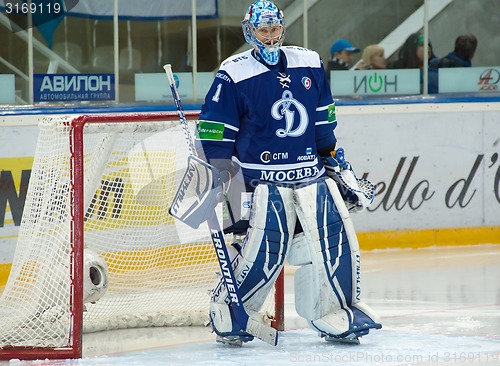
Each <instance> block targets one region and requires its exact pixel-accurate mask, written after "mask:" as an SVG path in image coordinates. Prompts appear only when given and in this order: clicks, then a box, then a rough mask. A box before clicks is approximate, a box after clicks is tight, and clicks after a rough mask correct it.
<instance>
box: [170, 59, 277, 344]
mask: <svg viewBox="0 0 500 366" xmlns="http://www.w3.org/2000/svg"><path fill="white" fill-rule="evenodd" d="M163 68H164V69H165V73H166V74H167V78H168V82H169V84H170V90H171V92H172V97H173V98H174V102H175V106H176V108H177V114H178V115H179V119H180V121H181V126H182V130H183V132H184V138H185V139H186V143H187V145H188V148H189V154H190V155H191V156H192V157H195V158H197V157H198V154H197V152H196V149H195V147H194V142H193V138H192V135H191V132H190V131H189V127H188V122H187V119H186V115H185V113H184V109H183V108H182V103H181V99H180V97H179V93H178V91H177V87H176V85H175V80H174V75H173V73H172V65H170V64H167V65H164V66H163ZM212 169H213V170H215V168H212ZM207 223H208V228H209V230H210V236H211V238H212V242H213V244H214V248H215V253H216V255H217V259H218V261H219V266H220V269H221V273H222V276H223V278H224V283H225V285H226V289H227V292H228V296H229V298H230V301H231V306H232V310H233V313H234V317H235V319H234V320H235V322H236V323H237V324H238V325H239V326H240V328H241V330H242V331H244V332H247V333H249V334H250V335H252V336H254V337H257V338H259V339H261V340H262V341H264V342H266V343H269V344H271V345H273V346H276V345H277V344H278V331H277V330H275V329H274V328H271V327H269V326H267V325H265V324H262V323H260V322H259V321H257V320H255V319H252V318H251V317H249V316H248V313H247V312H246V310H245V308H244V307H243V301H242V299H241V295H240V293H239V290H238V286H237V285H236V284H237V282H236V277H235V275H234V271H233V267H232V265H231V259H230V257H229V253H228V250H227V247H226V243H225V241H224V236H223V233H222V230H221V227H220V224H219V220H218V219H217V215H216V212H215V210H213V212H212V214H211V215H210V216H209V218H208V219H207Z"/></svg>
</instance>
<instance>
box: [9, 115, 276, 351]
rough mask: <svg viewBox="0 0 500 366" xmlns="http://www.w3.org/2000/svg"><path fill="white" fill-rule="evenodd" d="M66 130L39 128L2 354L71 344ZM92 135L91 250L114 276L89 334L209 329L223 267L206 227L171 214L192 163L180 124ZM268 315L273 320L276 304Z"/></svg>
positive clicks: (103, 128)
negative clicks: (156, 328)
mask: <svg viewBox="0 0 500 366" xmlns="http://www.w3.org/2000/svg"><path fill="white" fill-rule="evenodd" d="M68 122H69V119H68V118H47V119H46V120H44V121H43V122H42V123H41V124H40V135H39V141H38V144H37V149H36V153H35V160H34V164H33V168H32V174H31V180H30V185H29V190H28V197H27V199H26V204H25V208H24V215H23V221H22V224H21V229H20V233H19V239H18V243H17V247H16V253H15V258H14V261H13V265H12V269H11V274H10V277H9V280H8V283H7V285H6V287H5V289H4V292H3V294H2V296H1V298H0V348H1V347H12V346H29V347H64V346H67V345H68V344H70V343H71V337H72V336H73V335H72V332H71V329H72V322H71V317H72V316H71V314H70V311H69V309H70V302H71V296H70V294H71V245H70V241H71V240H70V238H71V236H70V232H71V227H72V226H71V225H72V222H71V210H72V207H70V204H69V203H70V200H69V197H70V194H71V192H72V191H71V190H70V188H71V183H70V148H69V141H70V138H69V136H70V135H69V131H70V126H69V123H68ZM84 131H85V133H84V177H85V183H84V197H83V203H84V207H85V220H84V233H85V234H84V235H85V242H84V245H85V247H86V248H90V249H92V250H93V251H94V252H95V253H97V254H98V255H100V256H101V257H102V258H104V259H105V261H106V263H107V266H108V272H109V288H108V290H107V292H106V294H105V295H104V297H102V298H101V299H100V300H99V301H97V302H96V303H94V304H86V310H87V311H86V312H85V313H84V330H85V331H100V330H105V329H116V328H127V327H145V326H165V325H201V324H202V323H203V322H204V321H206V320H207V316H208V304H209V299H210V297H209V290H210V289H211V288H212V287H213V285H214V284H215V282H216V281H217V277H216V275H215V274H216V272H218V270H219V267H218V262H217V259H216V257H215V255H214V250H213V245H212V243H211V241H210V236H209V231H208V227H207V226H206V224H203V225H202V226H200V228H199V229H197V230H194V229H191V228H190V227H188V226H187V225H184V224H182V223H180V222H178V221H176V220H174V219H173V218H172V217H171V216H170V215H169V214H168V208H169V205H170V204H171V201H172V198H173V196H174V193H175V191H176V188H177V182H178V181H179V180H180V179H181V178H182V175H183V173H184V170H185V168H186V161H187V155H188V150H187V146H186V143H185V141H184V137H183V135H182V131H181V128H180V125H179V122H178V121H170V122H169V121H163V122H151V121H148V122H144V121H142V122H141V121H138V122H136V123H130V122H127V123H106V122H105V121H103V122H102V123H94V124H92V125H91V124H87V125H86V126H85V129H84ZM78 199H82V198H81V197H78ZM227 241H228V242H230V238H228V239H227ZM84 275H85V274H84ZM266 309H267V310H268V312H270V313H272V309H273V305H272V301H271V300H270V301H268V304H267V305H266Z"/></svg>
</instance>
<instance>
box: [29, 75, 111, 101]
mask: <svg viewBox="0 0 500 366" xmlns="http://www.w3.org/2000/svg"><path fill="white" fill-rule="evenodd" d="M33 89H34V90H33V95H34V100H35V102H65V101H84V100H92V101H99V100H115V75H114V74H34V75H33Z"/></svg>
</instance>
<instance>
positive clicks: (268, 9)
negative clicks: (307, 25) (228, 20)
mask: <svg viewBox="0 0 500 366" xmlns="http://www.w3.org/2000/svg"><path fill="white" fill-rule="evenodd" d="M241 27H242V29H243V35H244V36H245V40H246V42H247V43H248V44H249V45H250V46H253V47H254V48H255V49H256V50H257V52H258V53H259V55H260V56H261V57H262V58H263V59H264V61H265V62H266V63H267V64H269V65H276V64H277V63H278V61H279V56H280V47H281V45H282V44H283V41H284V39H285V20H284V18H283V12H282V11H281V10H280V9H279V8H278V7H277V6H276V5H275V4H274V3H273V2H272V1H256V2H254V3H253V4H252V5H250V7H249V8H248V10H247V12H246V14H245V18H244V19H243V21H242V22H241Z"/></svg>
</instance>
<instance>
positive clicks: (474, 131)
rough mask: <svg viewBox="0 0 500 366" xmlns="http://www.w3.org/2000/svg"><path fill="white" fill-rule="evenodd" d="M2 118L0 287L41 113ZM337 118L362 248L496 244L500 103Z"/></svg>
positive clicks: (352, 111)
mask: <svg viewBox="0 0 500 366" xmlns="http://www.w3.org/2000/svg"><path fill="white" fill-rule="evenodd" d="M51 111H52V112H53V113H63V112H62V110H57V109H54V110H51ZM107 111H111V112H115V113H117V112H123V111H122V110H118V109H111V108H107V109H106V112H107ZM10 112H11V113H10V114H5V115H3V116H0V131H1V132H0V136H2V139H1V140H2V143H1V144H0V171H1V184H0V216H1V217H0V285H1V284H3V283H5V280H6V275H7V274H8V271H9V269H10V262H11V260H12V257H13V253H14V249H15V244H16V239H17V233H18V231H19V223H20V217H21V215H22V209H23V205H24V201H23V199H24V195H25V190H26V189H27V183H28V180H29V171H30V165H31V163H32V160H33V155H34V150H35V145H36V139H37V136H38V127H37V123H38V121H39V120H40V119H41V118H42V117H43V116H45V115H46V114H47V112H46V111H44V113H43V114H41V113H40V114H21V113H22V112H16V113H13V112H12V111H10ZM97 112H98V113H103V111H97ZM133 112H136V110H134V111H133ZM141 112H144V109H142V110H141ZM81 113H82V114H83V113H86V114H88V113H89V112H88V111H85V112H84V111H82V112H81ZM78 114H80V113H79V112H78V111H75V115H78ZM337 118H338V121H339V124H338V127H337V130H336V135H337V139H338V144H337V146H338V147H343V148H344V149H345V151H346V158H347V160H348V161H350V162H351V164H352V165H353V167H354V170H355V172H356V174H357V175H358V176H359V177H366V178H368V179H370V180H371V181H372V182H373V183H374V184H375V186H376V193H377V194H376V198H375V201H374V203H373V205H372V206H371V207H370V208H369V209H368V210H366V211H364V212H359V213H355V214H353V220H354V224H355V227H356V230H357V232H358V234H359V241H360V245H361V248H362V249H364V250H372V249H385V248H417V247H422V246H434V245H460V244H471V243H494V244H495V243H496V244H500V134H499V132H498V131H500V102H498V101H495V102H485V101H482V102H464V103H423V102H420V103H408V104H385V105H384V104H382V105H380V104H379V105H346V104H342V103H338V107H337ZM191 123H193V126H194V122H191ZM172 138H180V139H182V138H183V137H182V136H181V135H179V136H177V137H175V136H172ZM277 153H284V152H280V151H277ZM277 156H279V154H277Z"/></svg>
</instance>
